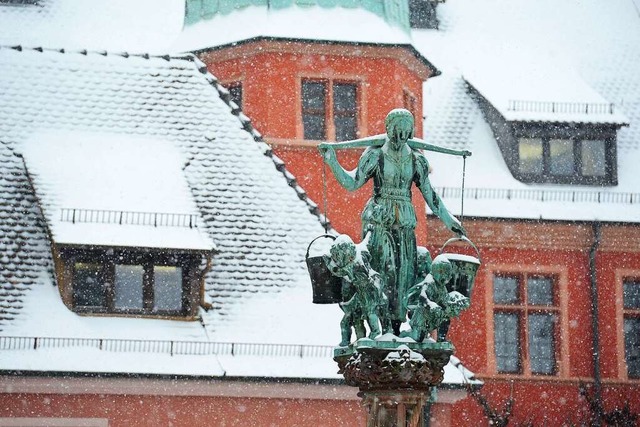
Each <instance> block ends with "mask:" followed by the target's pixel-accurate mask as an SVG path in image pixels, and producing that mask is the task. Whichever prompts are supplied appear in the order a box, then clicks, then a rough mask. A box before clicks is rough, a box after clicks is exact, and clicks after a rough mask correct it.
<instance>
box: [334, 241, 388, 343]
mask: <svg viewBox="0 0 640 427" xmlns="http://www.w3.org/2000/svg"><path fill="white" fill-rule="evenodd" d="M366 247H367V242H366V239H365V241H364V242H362V243H361V244H360V245H356V244H355V243H354V242H353V240H351V238H350V237H349V236H347V235H344V234H343V235H340V236H338V237H337V238H336V240H335V241H334V242H333V244H332V245H331V249H330V250H329V255H328V256H325V262H326V264H327V266H328V267H329V270H330V271H331V273H332V274H334V275H335V276H338V277H341V278H342V298H343V302H341V303H340V308H341V309H342V311H344V316H343V317H342V320H341V321H340V330H341V341H340V346H347V345H349V342H350V339H351V328H353V329H354V330H355V333H356V337H357V338H358V339H359V338H363V337H364V336H365V334H366V330H365V327H364V322H366V323H367V324H368V326H369V338H375V337H377V336H378V335H380V320H381V319H383V321H384V319H385V317H386V316H384V310H386V306H387V299H386V296H385V295H384V293H383V292H382V288H381V281H380V275H379V274H378V273H377V272H376V271H374V270H373V269H372V268H371V266H370V265H369V260H370V257H371V255H370V254H369V252H368V250H367V249H366ZM388 328H389V329H390V325H389V326H388ZM385 329H387V328H386V327H385Z"/></svg>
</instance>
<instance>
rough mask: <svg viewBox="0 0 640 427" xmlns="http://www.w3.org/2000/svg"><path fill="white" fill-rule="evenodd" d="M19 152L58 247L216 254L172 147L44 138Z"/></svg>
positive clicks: (110, 137)
mask: <svg viewBox="0 0 640 427" xmlns="http://www.w3.org/2000/svg"><path fill="white" fill-rule="evenodd" d="M19 151H20V152H21V153H22V155H23V157H24V159H25V164H26V166H27V170H28V172H29V175H30V176H31V178H32V180H33V184H34V187H35V191H36V195H37V196H38V199H39V200H40V204H41V207H42V209H43V211H44V215H45V218H46V219H47V223H48V225H49V230H50V232H51V237H52V239H53V241H54V242H56V243H58V244H72V245H92V246H124V247H146V248H168V249H192V250H211V249H213V248H214V244H213V242H212V241H211V238H210V237H209V236H208V234H207V233H206V231H204V230H201V229H200V227H198V224H202V223H203V221H202V218H201V216H200V214H199V212H198V209H197V207H196V204H195V201H194V199H193V196H192V194H191V190H190V189H189V186H188V185H187V182H186V177H185V176H184V174H183V172H182V167H183V166H184V165H185V164H186V162H187V159H186V158H185V156H184V154H183V153H182V152H181V151H180V150H178V149H177V148H176V147H175V146H174V144H173V143H172V142H171V141H162V140H154V139H145V138H140V137H137V138H131V137H127V136H124V135H118V134H101V133H91V132H69V131H62V132H60V131H57V132H50V131H42V132H37V133H34V134H33V135H30V136H29V137H28V138H27V140H26V141H25V142H24V144H21V146H20V147H19Z"/></svg>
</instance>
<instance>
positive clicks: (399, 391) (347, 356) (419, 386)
mask: <svg viewBox="0 0 640 427" xmlns="http://www.w3.org/2000/svg"><path fill="white" fill-rule="evenodd" d="M363 341H364V342H363ZM453 351H454V348H453V346H452V345H451V344H450V343H448V342H442V343H436V342H422V343H415V342H407V343H399V342H393V341H372V340H359V341H357V342H356V343H354V344H353V345H351V346H349V347H346V348H345V347H338V348H336V349H335V350H334V360H335V361H336V362H337V363H338V367H339V373H341V374H343V375H344V378H345V382H346V383H347V384H348V385H351V386H354V387H358V388H359V390H360V392H359V393H358V395H359V396H360V397H361V398H362V403H363V405H364V406H365V407H366V408H367V412H368V416H367V427H417V426H421V425H423V423H424V420H423V410H424V406H425V405H426V403H427V402H428V400H429V397H430V394H431V387H435V386H437V385H438V384H440V383H441V382H442V380H443V377H444V366H445V365H446V364H447V363H448V362H449V356H451V355H452V354H453Z"/></svg>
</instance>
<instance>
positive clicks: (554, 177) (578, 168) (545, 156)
mask: <svg viewBox="0 0 640 427" xmlns="http://www.w3.org/2000/svg"><path fill="white" fill-rule="evenodd" d="M513 137H514V141H515V145H514V147H513V161H512V164H513V171H514V175H515V176H516V178H517V179H518V180H520V181H522V182H525V183H532V184H533V183H538V184H542V183H554V184H574V185H594V186H595V185H615V184H617V164H616V162H617V158H616V157H617V155H616V132H615V130H613V131H612V130H611V129H609V128H608V127H594V126H586V125H582V126H580V125H577V124H573V125H568V126H563V127H561V126H556V125H555V124H550V123H542V124H530V123H517V124H514V125H513ZM523 138H524V139H540V140H541V141H542V173H540V174H537V173H527V172H522V171H521V170H520V139H523ZM551 140H568V141H571V143H572V146H573V173H572V174H568V175H562V174H554V173H551V148H550V141H551ZM593 140H601V141H603V143H604V174H603V175H584V174H583V172H582V143H583V141H593Z"/></svg>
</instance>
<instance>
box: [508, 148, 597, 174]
mask: <svg viewBox="0 0 640 427" xmlns="http://www.w3.org/2000/svg"><path fill="white" fill-rule="evenodd" d="M518 155H519V169H520V173H522V174H524V175H531V176H544V175H546V176H549V177H574V176H578V177H586V178H589V177H604V176H606V173H607V168H606V166H607V159H606V146H605V141H604V140H602V139H585V140H575V141H574V140H570V139H543V138H520V139H519V140H518Z"/></svg>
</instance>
